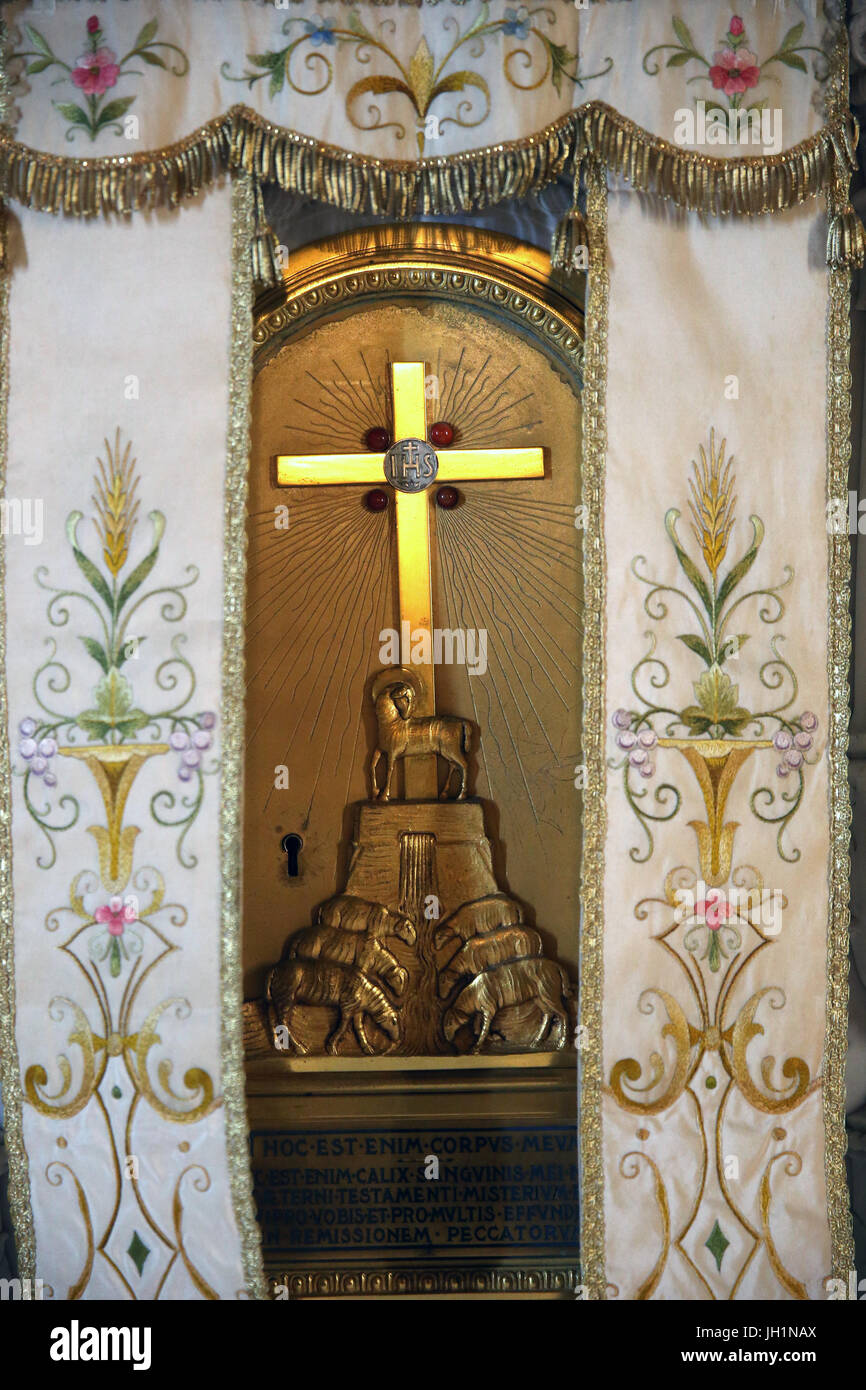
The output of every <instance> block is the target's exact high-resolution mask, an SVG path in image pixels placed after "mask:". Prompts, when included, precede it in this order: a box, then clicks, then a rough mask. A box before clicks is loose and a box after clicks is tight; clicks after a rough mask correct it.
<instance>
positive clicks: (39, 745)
mask: <svg viewBox="0 0 866 1390" xmlns="http://www.w3.org/2000/svg"><path fill="white" fill-rule="evenodd" d="M38 727H39V726H38V725H37V723H36V720H35V719H22V720H21V723H20V724H19V725H18V732H19V733H20V735H21V739H20V742H19V744H18V752H19V753H20V754H21V756H22V758H23V759H24V760H25V762H26V763H27V764H28V767H29V770H30V772H32V773H33V775H34V777H41V778H42V780H43V782H44V783H45V785H46V787H56V786H57V775H56V773H55V772H54V771H53V770H52V767H51V760H52V758H53V757H54V755H55V753H56V752H57V740H56V739H53V738H51V737H50V735H47V736H46V737H45V738H40V739H36V738H34V737H33V735H34V734H35V733H36V731H37V729H38Z"/></svg>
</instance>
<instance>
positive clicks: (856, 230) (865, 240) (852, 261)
mask: <svg viewBox="0 0 866 1390" xmlns="http://www.w3.org/2000/svg"><path fill="white" fill-rule="evenodd" d="M864 260H866V229H864V227H863V223H862V222H861V221H860V218H859V217H858V216H857V214H856V212H855V211H854V209H853V208H852V206H851V204H850V203H848V204H847V206H846V207H844V208H843V209H842V210H841V212H836V213H832V214H831V216H830V219H829V222H828V225H827V264H828V265H830V266H834V267H836V268H846V267H847V268H849V269H855V268H856V269H860V268H861V267H862V266H863V263H864Z"/></svg>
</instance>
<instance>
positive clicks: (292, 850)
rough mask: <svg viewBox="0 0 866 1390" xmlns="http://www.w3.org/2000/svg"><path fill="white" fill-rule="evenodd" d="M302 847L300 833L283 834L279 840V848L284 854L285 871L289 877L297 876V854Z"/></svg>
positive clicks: (298, 871)
mask: <svg viewBox="0 0 866 1390" xmlns="http://www.w3.org/2000/svg"><path fill="white" fill-rule="evenodd" d="M303 847H304V842H303V840H302V839H301V837H300V835H284V836H283V838H282V839H281V840H280V849H281V850H282V851H283V853H284V854H285V856H286V872H287V873H288V875H289V878H297V877H298V875H299V874H300V869H299V868H298V855H299V854H300V852H301V850H302V849H303Z"/></svg>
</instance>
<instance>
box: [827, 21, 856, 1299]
mask: <svg viewBox="0 0 866 1390" xmlns="http://www.w3.org/2000/svg"><path fill="white" fill-rule="evenodd" d="M847 106H848V49H847V46H846V47H845V49H844V51H843V52H840V54H839V62H838V63H837V65H836V67H835V69H834V72H833V74H832V75H831V79H830V84H829V87H828V93H827V114H828V117H830V118H831V119H832V118H834V117H835V118H836V119H838V117H839V115H840V113H841V112H842V111H843V110H846V109H847ZM849 182H850V180H849V178H848V177H847V176H843V175H842V174H841V172H840V176H839V178H838V179H837V181H836V183H835V184H834V185H833V187H832V188H831V189H830V191H829V193H828V198H827V201H828V211H829V213H830V215H831V221H832V218H833V214H834V213H838V211H839V210H840V209H842V208H844V207H846V206H847V205H848V196H849V191H848V185H849ZM850 305H851V270H850V267H849V266H847V265H845V264H844V263H843V264H837V265H833V264H831V266H830V269H829V272H828V297H827V386H826V390H827V497H828V499H829V498H831V497H832V498H838V497H846V498H847V496H848V470H849V464H850V460H851V366H850V357H849V349H850V339H851V316H850ZM828 532H829V534H828V537H827V541H828V545H827V561H828V568H827V580H828V588H829V595H828V608H829V615H828V616H829V631H828V635H827V681H828V686H829V699H830V730H829V742H828V749H827V757H828V763H829V783H828V793H827V795H828V813H829V817H830V864H829V870H828V889H829V901H828V912H827V1005H826V1008H827V1012H826V1020H825V1035H824V1088H823V1089H824V1097H823V1099H824V1177H825V1182H826V1186H827V1216H828V1221H829V1224H830V1249H831V1261H832V1275H833V1278H835V1279H842V1280H843V1281H844V1282H845V1286H846V1288H847V1283H848V1274H849V1271H850V1270H852V1269H853V1268H854V1237H853V1230H852V1218H851V1208H850V1200H849V1195H848V1179H847V1173H846V1171H845V1152H846V1149H847V1143H848V1140H847V1134H846V1130H845V1059H846V1054H847V1049H848V969H849V956H848V950H849V943H848V927H849V922H850V915H851V914H850V873H851V865H850V840H851V802H850V792H849V785H848V723H849V685H848V678H849V672H850V669H851V612H850V608H849V600H850V584H851V549H850V541H849V538H848V536H847V535H837V534H835V532H830V530H829V528H828Z"/></svg>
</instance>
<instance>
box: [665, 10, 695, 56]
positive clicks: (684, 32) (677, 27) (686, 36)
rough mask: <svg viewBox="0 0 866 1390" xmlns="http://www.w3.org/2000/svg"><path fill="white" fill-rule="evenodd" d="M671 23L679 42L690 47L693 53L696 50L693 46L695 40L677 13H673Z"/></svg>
mask: <svg viewBox="0 0 866 1390" xmlns="http://www.w3.org/2000/svg"><path fill="white" fill-rule="evenodd" d="M671 24H672V25H673V28H674V33H675V34H676V36H677V38H678V39H679V41H680V43H681V44H683V45H684V47H685V48H689V49H691V51H692V53H695V52H696V51H697V50H696V48H695V41H694V39H693V38H692V36H691V32H690V30H689V29H688V27H687V26H686V25H685V24H684V23H683V21H682V20H681V19H680V17H679V15H674V17H673V19H672V20H671Z"/></svg>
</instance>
